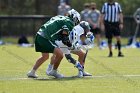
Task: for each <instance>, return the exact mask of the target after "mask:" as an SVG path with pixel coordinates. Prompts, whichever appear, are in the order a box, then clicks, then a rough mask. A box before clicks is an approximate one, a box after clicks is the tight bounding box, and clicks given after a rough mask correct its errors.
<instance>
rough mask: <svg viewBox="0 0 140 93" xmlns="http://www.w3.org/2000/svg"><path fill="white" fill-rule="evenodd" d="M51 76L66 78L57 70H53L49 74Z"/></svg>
mask: <svg viewBox="0 0 140 93" xmlns="http://www.w3.org/2000/svg"><path fill="white" fill-rule="evenodd" d="M48 75H49V76H54V77H55V78H64V75H63V74H60V73H58V71H57V70H52V71H51V72H49V73H48Z"/></svg>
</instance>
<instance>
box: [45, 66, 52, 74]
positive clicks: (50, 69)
mask: <svg viewBox="0 0 140 93" xmlns="http://www.w3.org/2000/svg"><path fill="white" fill-rule="evenodd" d="M52 69H53V65H51V64H49V65H48V68H47V70H46V74H47V75H48V76H49V73H50V72H51V71H52Z"/></svg>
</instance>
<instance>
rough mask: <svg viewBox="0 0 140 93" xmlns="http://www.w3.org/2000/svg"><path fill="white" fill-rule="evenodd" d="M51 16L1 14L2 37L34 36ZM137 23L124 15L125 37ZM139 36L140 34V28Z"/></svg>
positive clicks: (132, 31) (123, 34)
mask: <svg viewBox="0 0 140 93" xmlns="http://www.w3.org/2000/svg"><path fill="white" fill-rule="evenodd" d="M50 18H51V16H44V15H18V16H17V15H16V16H0V37H4V36H20V35H27V36H34V35H35V34H36V32H37V31H38V29H39V28H40V26H41V25H42V24H43V23H45V22H46V21H48V20H49V19H50ZM135 28H136V23H135V21H134V19H133V17H131V16H125V17H124V30H123V31H122V36H123V37H130V36H132V35H134V32H135ZM137 36H140V30H139V33H138V35H137Z"/></svg>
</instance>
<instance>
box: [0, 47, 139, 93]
mask: <svg viewBox="0 0 140 93" xmlns="http://www.w3.org/2000/svg"><path fill="white" fill-rule="evenodd" d="M113 52H114V56H113V57H112V58H108V57H107V55H108V49H105V50H99V49H98V48H94V49H92V50H90V51H89V53H88V56H87V59H86V65H85V70H86V71H87V72H89V73H91V74H93V77H87V78H70V77H69V78H64V79H54V78H52V77H48V76H47V75H46V74H45V70H46V68H47V65H48V63H49V62H50V61H49V60H48V61H47V62H46V63H44V64H43V65H42V66H41V67H40V68H39V70H38V71H37V74H38V75H39V79H28V78H27V77H26V73H27V72H28V71H29V70H30V69H31V68H32V66H33V64H34V63H35V60H36V59H37V58H38V57H39V56H40V53H36V52H34V48H22V47H18V46H16V45H3V46H0V93H139V92H140V49H130V48H129V49H124V48H123V53H124V54H125V57H124V58H118V57H117V50H113ZM50 56H51V55H50ZM74 57H75V58H77V57H76V56H74ZM59 71H60V72H61V73H63V74H64V75H66V76H75V75H77V70H76V68H74V67H73V65H72V64H69V63H68V62H67V60H66V59H65V58H64V59H63V60H62V62H61V65H60V67H59Z"/></svg>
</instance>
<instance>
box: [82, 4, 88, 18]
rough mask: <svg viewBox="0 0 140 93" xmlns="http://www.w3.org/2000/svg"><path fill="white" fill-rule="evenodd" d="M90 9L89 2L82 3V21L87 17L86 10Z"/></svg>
mask: <svg viewBox="0 0 140 93" xmlns="http://www.w3.org/2000/svg"><path fill="white" fill-rule="evenodd" d="M89 11H90V4H89V3H85V4H84V10H83V11H81V20H82V21H87V18H88V12H89Z"/></svg>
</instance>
